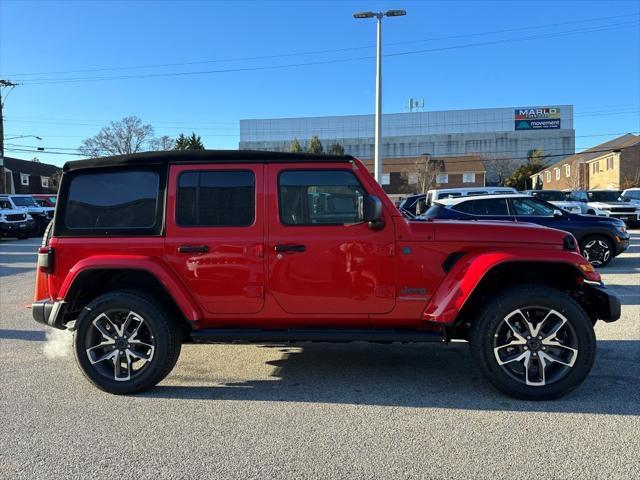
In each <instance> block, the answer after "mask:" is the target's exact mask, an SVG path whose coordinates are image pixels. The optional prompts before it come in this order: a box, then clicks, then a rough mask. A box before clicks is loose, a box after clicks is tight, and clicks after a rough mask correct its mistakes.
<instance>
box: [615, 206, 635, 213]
mask: <svg viewBox="0 0 640 480" xmlns="http://www.w3.org/2000/svg"><path fill="white" fill-rule="evenodd" d="M635 211H636V209H635V207H613V208H612V209H611V213H635Z"/></svg>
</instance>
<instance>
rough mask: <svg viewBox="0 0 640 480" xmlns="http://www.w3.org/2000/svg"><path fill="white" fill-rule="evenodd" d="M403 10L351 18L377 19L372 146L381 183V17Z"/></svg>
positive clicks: (371, 13) (363, 14) (397, 14)
mask: <svg viewBox="0 0 640 480" xmlns="http://www.w3.org/2000/svg"><path fill="white" fill-rule="evenodd" d="M406 14H407V12H406V11H405V10H387V11H386V12H358V13H354V14H353V18H376V19H377V42H376V109H375V120H374V121H375V128H374V146H373V175H374V177H375V179H376V181H377V182H378V183H379V184H382V158H381V155H380V149H381V144H382V18H383V17H401V16H404V15H406Z"/></svg>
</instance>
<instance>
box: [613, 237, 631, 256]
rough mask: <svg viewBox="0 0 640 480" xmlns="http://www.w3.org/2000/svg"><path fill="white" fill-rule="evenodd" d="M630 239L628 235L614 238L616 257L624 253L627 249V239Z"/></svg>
mask: <svg viewBox="0 0 640 480" xmlns="http://www.w3.org/2000/svg"><path fill="white" fill-rule="evenodd" d="M630 238H631V237H630V236H629V234H627V235H626V236H625V235H620V234H618V235H616V238H615V244H616V245H615V246H616V256H618V255H620V254H621V253H622V252H624V251H625V250H626V249H627V248H629V239H630Z"/></svg>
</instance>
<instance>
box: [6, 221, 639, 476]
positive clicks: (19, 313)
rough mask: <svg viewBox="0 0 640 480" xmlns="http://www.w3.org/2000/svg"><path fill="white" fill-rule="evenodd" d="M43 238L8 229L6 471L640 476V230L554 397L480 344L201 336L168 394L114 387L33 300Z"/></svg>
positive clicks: (608, 274) (615, 267)
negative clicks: (480, 355) (585, 360)
mask: <svg viewBox="0 0 640 480" xmlns="http://www.w3.org/2000/svg"><path fill="white" fill-rule="evenodd" d="M37 245H38V240H37V239H29V240H24V241H17V240H8V239H3V240H0V380H1V384H0V415H1V422H0V445H1V448H0V478H7V479H17V478H29V479H33V478H79V479H80V478H82V479H86V478H108V479H114V478H125V477H126V478H137V479H147V478H148V479H158V478H194V479H196V478H197V479H203V478H242V479H249V478H256V479H263V478H284V477H286V478H323V479H324V478H371V479H380V478H463V477H464V478H496V477H498V478H533V477H540V478H570V477H575V478H596V477H598V478H640V457H639V456H638V452H639V451H640V231H639V230H635V231H634V232H633V234H632V245H631V248H630V249H629V250H628V252H626V253H625V254H623V255H622V256H620V257H618V258H617V259H615V260H614V261H613V262H612V263H611V265H610V266H609V267H607V268H605V269H603V270H602V274H603V278H604V280H605V282H606V283H607V284H608V285H609V286H610V287H611V288H612V289H614V290H615V291H616V292H617V293H618V294H619V295H620V296H621V298H622V300H623V303H624V306H623V318H622V319H621V320H620V321H618V322H617V323H614V324H604V323H602V322H600V323H599V324H598V325H597V327H596V330H597V336H598V339H599V340H598V357H597V360H596V364H595V367H594V369H593V371H592V373H591V375H590V377H589V378H588V379H587V381H586V382H585V383H584V384H583V385H582V386H581V387H580V388H579V389H578V390H576V391H575V392H574V393H572V394H571V395H570V396H568V397H565V398H563V399H561V400H557V401H553V402H542V403H533V402H523V401H517V400H513V399H511V398H508V397H505V396H503V395H502V394H500V393H498V392H497V391H495V390H493V389H492V388H491V387H490V386H489V385H488V384H487V382H486V381H485V380H484V379H483V378H481V376H480V374H479V372H478V371H477V370H476V369H475V367H474V365H473V362H472V359H471V356H470V354H469V351H468V347H467V345H465V344H454V345H450V346H448V347H444V346H440V345H412V346H402V345H366V344H352V345H327V344H314V345H310V346H302V347H299V346H296V347H266V346H228V345H224V346H222V345H221V346H218V345H216V346H211V345H209V346H204V345H202V346H200V345H187V346H185V347H184V348H183V351H182V355H181V357H180V360H179V361H178V364H177V367H176V369H175V370H174V371H173V373H172V374H171V375H170V376H169V377H168V378H167V379H166V380H165V381H164V382H162V383H161V384H160V385H159V386H158V387H157V388H156V389H154V390H153V391H150V392H148V393H145V394H142V395H138V396H130V397H116V396H112V395H109V394H106V393H102V392H100V391H98V390H96V389H95V388H93V387H91V386H90V384H89V383H88V382H87V381H85V380H84V378H83V376H82V374H81V373H80V371H79V370H78V369H77V368H76V366H75V362H74V360H73V357H72V355H71V352H70V344H69V338H68V336H67V335H66V334H64V333H60V332H57V331H56V332H53V331H45V328H44V327H41V326H40V325H39V324H37V323H35V322H34V321H33V320H32V319H31V311H30V310H28V309H27V308H26V307H27V305H29V304H30V302H31V298H32V295H33V279H34V261H35V255H34V251H35V249H36V248H37Z"/></svg>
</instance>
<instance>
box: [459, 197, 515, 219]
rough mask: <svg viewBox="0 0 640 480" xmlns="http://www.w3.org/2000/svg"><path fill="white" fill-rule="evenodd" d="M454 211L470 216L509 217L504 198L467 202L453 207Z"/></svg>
mask: <svg viewBox="0 0 640 480" xmlns="http://www.w3.org/2000/svg"><path fill="white" fill-rule="evenodd" d="M455 210H457V211H459V212H463V213H470V214H471V215H485V216H489V215H491V216H506V215H509V211H508V209H507V201H506V200H505V199H504V198H487V199H482V200H469V201H468V202H463V203H461V204H460V205H457V206H456V207H455Z"/></svg>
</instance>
